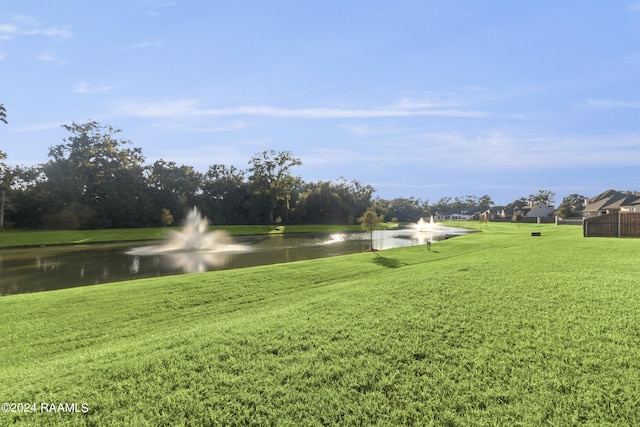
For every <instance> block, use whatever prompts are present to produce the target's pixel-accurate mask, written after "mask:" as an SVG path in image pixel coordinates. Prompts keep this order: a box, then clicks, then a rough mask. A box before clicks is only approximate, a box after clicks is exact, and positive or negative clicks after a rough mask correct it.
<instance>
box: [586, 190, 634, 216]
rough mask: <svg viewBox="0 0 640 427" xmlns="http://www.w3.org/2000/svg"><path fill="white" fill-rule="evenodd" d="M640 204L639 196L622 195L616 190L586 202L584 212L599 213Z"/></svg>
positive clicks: (632, 194) (608, 191)
mask: <svg viewBox="0 0 640 427" xmlns="http://www.w3.org/2000/svg"><path fill="white" fill-rule="evenodd" d="M638 203H640V194H638V193H635V194H634V193H622V192H620V191H616V190H607V191H605V192H603V193H600V194H598V195H597V196H595V197H592V198H591V199H588V200H587V204H586V206H585V207H584V210H585V211H588V212H593V211H601V210H607V209H620V208H621V207H622V206H630V205H636V204H638Z"/></svg>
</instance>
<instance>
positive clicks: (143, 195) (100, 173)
mask: <svg viewBox="0 0 640 427" xmlns="http://www.w3.org/2000/svg"><path fill="white" fill-rule="evenodd" d="M64 128H65V129H66V130H67V131H68V132H69V134H70V136H68V137H67V138H65V139H64V140H63V143H62V144H59V145H56V146H53V147H51V148H50V149H49V153H48V157H49V161H47V162H46V163H44V164H39V165H35V166H12V167H9V166H7V165H3V166H2V174H1V184H2V188H3V189H6V190H7V203H6V211H7V215H6V217H7V224H10V225H13V226H15V227H30V228H49V229H83V228H119V227H147V226H157V225H160V224H165V225H168V224H169V223H172V222H173V221H172V219H174V220H175V222H180V221H181V220H182V217H183V216H184V215H185V213H186V212H187V211H188V210H189V209H190V208H192V207H193V206H198V207H199V208H200V210H202V211H203V213H204V214H205V215H206V216H208V217H209V218H210V219H211V220H212V221H213V222H215V223H217V224H245V223H254V224H255V223H270V224H273V223H278V222H285V223H325V224H328V223H342V224H344V223H354V222H355V221H356V220H357V218H358V217H359V216H360V215H361V214H362V213H363V212H364V211H365V210H366V209H367V207H369V206H371V204H372V202H373V195H374V193H375V189H374V188H373V187H371V186H370V185H365V184H362V183H360V182H358V181H347V180H346V179H344V178H340V179H338V180H335V181H319V182H310V183H307V182H304V181H302V179H301V178H300V177H296V176H294V175H293V174H292V169H293V168H295V167H296V166H300V165H301V161H300V159H298V158H296V157H294V156H293V155H292V154H291V152H289V151H281V152H276V151H274V150H266V151H263V152H261V153H257V154H255V155H254V156H253V157H251V159H249V161H248V168H247V169H246V170H241V169H238V168H236V167H235V166H227V165H223V164H213V165H211V166H210V167H209V168H208V170H207V172H205V173H200V172H198V171H196V170H195V169H194V168H193V167H191V166H187V165H177V164H176V163H175V162H171V161H167V160H163V159H160V160H157V161H155V162H154V163H153V164H151V165H147V164H145V157H144V155H143V153H142V150H141V149H140V148H135V147H132V146H131V142H130V141H127V140H123V139H119V138H118V133H119V132H120V130H118V129H115V128H113V127H111V126H103V125H101V124H100V123H98V122H95V121H90V122H87V123H81V124H78V123H72V124H71V125H65V126H64ZM418 203H421V202H419V201H418ZM412 220H415V217H413V218H412Z"/></svg>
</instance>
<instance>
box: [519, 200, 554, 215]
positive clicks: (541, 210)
mask: <svg viewBox="0 0 640 427" xmlns="http://www.w3.org/2000/svg"><path fill="white" fill-rule="evenodd" d="M527 208H528V211H527V214H526V217H527V218H544V217H547V216H550V215H551V214H553V213H554V212H555V210H556V209H555V208H554V207H553V206H549V205H546V204H544V203H535V204H534V205H532V206H527Z"/></svg>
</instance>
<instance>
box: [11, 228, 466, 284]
mask: <svg viewBox="0 0 640 427" xmlns="http://www.w3.org/2000/svg"><path fill="white" fill-rule="evenodd" d="M465 232H468V230H464V229H458V228H455V229H454V228H447V229H446V230H444V229H443V230H442V232H439V233H431V232H417V231H415V230H408V229H407V230H394V231H391V230H381V231H375V232H374V233H373V238H374V241H373V245H374V248H376V249H390V248H397V247H403V246H415V245H425V244H426V243H427V240H432V241H437V240H442V239H446V238H449V237H453V236H456V235H459V234H463V233H465ZM233 243H234V244H233V245H232V250H225V249H224V248H222V249H221V250H216V251H210V252H197V251H195V252H177V253H167V254H153V255H146V256H145V255H135V254H130V253H128V252H134V253H135V249H136V248H139V247H140V246H143V245H144V244H148V243H147V242H145V243H143V244H141V242H134V243H118V244H92V245H73V246H51V247H41V248H24V249H6V250H0V295H12V294H20V293H28V292H41V291H48V290H54V289H63V288H73V287H77V286H86V285H95V284H105V283H111V282H118V281H123V280H132V279H141V278H148V277H160V276H168V275H175V274H185V273H197V272H204V271H213V270H226V269H233V268H243V267H251V266H257V265H266V264H276V263H284V262H291V261H301V260H307V259H314V258H324V257H331V256H336V255H346V254H352V253H358V252H363V251H366V250H367V249H369V245H370V235H369V233H366V232H344V233H333V234H328V233H323V234H317V233H303V234H281V235H261V236H235V237H233ZM154 244H162V242H154ZM425 250H426V249H425Z"/></svg>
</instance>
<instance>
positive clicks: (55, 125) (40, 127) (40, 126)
mask: <svg viewBox="0 0 640 427" xmlns="http://www.w3.org/2000/svg"><path fill="white" fill-rule="evenodd" d="M61 126H62V122H46V123H33V124H30V125H25V126H19V127H16V128H12V129H11V131H12V132H16V133H31V132H42V131H45V130H46V131H48V130H51V129H60V127H61Z"/></svg>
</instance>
